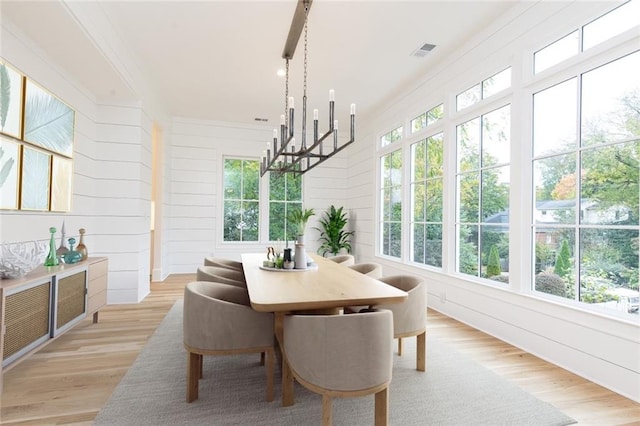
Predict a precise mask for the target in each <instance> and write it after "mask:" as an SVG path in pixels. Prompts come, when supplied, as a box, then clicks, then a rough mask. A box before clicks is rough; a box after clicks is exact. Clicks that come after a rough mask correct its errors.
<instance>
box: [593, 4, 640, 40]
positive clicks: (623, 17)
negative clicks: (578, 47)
mask: <svg viewBox="0 0 640 426" xmlns="http://www.w3.org/2000/svg"><path fill="white" fill-rule="evenodd" d="M639 16H640V1H637V0H635V1H630V2H628V3H626V4H624V5H622V6H620V7H618V8H617V9H614V10H612V11H611V12H609V13H607V14H606V15H604V16H601V17H600V18H598V19H596V20H595V21H593V22H591V23H589V24H587V25H585V26H584V27H583V31H584V33H583V35H582V46H583V47H582V48H583V50H587V49H589V48H591V47H593V46H595V45H596V44H599V43H602V42H603V41H605V40H608V39H610V38H612V37H614V36H616V35H618V34H621V33H623V32H625V31H627V30H628V29H631V28H633V27H635V26H637V25H638V24H639V23H640V20H639V19H638V17H639Z"/></svg>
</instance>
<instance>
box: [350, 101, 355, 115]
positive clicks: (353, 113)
mask: <svg viewBox="0 0 640 426" xmlns="http://www.w3.org/2000/svg"><path fill="white" fill-rule="evenodd" d="M351 115H356V104H351Z"/></svg>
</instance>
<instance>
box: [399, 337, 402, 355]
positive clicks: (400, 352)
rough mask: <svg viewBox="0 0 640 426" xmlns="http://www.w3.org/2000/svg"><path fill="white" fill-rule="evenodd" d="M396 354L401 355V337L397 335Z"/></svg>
mask: <svg viewBox="0 0 640 426" xmlns="http://www.w3.org/2000/svg"><path fill="white" fill-rule="evenodd" d="M398 356H402V337H398Z"/></svg>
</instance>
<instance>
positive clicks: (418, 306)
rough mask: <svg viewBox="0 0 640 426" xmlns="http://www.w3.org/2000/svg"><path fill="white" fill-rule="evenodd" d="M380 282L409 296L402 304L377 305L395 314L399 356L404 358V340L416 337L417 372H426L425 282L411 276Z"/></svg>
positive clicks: (398, 276) (393, 277)
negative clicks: (404, 338)
mask: <svg viewBox="0 0 640 426" xmlns="http://www.w3.org/2000/svg"><path fill="white" fill-rule="evenodd" d="M380 281H382V282H385V283H387V284H389V285H392V286H394V287H396V288H399V289H400V290H404V291H406V292H407V293H408V294H409V295H408V297H407V300H405V301H404V302H402V303H397V304H389V305H375V306H374V307H375V308H378V309H388V310H390V311H391V312H393V337H394V338H397V339H398V355H400V356H402V338H403V337H410V336H416V338H417V345H416V352H417V354H416V370H418V371H425V367H426V357H427V353H426V349H427V289H426V284H425V283H424V280H423V279H422V278H419V277H415V276H411V275H394V276H389V277H382V278H380Z"/></svg>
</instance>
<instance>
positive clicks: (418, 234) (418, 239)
mask: <svg viewBox="0 0 640 426" xmlns="http://www.w3.org/2000/svg"><path fill="white" fill-rule="evenodd" d="M425 232H426V230H425V225H424V224H422V223H414V224H413V254H412V257H411V260H412V261H413V262H417V263H424V252H425V237H426V236H425Z"/></svg>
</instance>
